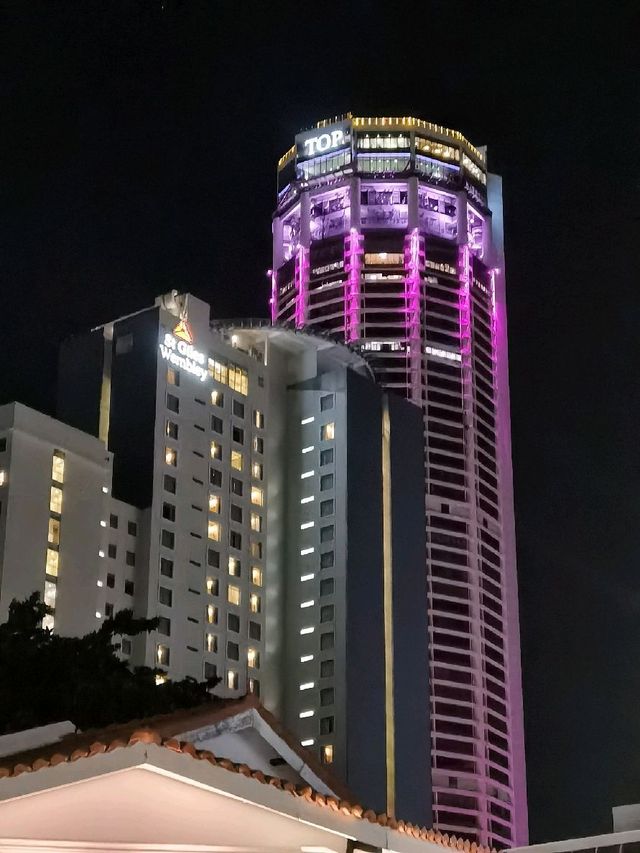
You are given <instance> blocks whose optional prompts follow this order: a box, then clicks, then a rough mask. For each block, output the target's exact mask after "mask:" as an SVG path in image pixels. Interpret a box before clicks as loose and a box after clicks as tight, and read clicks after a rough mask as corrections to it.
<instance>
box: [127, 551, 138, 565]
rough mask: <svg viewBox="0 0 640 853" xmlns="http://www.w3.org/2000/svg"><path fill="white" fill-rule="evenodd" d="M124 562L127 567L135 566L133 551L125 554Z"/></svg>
mask: <svg viewBox="0 0 640 853" xmlns="http://www.w3.org/2000/svg"><path fill="white" fill-rule="evenodd" d="M125 561H126V563H127V565H128V566H135V564H136V555H135V554H134V553H133V551H127V552H126V554H125Z"/></svg>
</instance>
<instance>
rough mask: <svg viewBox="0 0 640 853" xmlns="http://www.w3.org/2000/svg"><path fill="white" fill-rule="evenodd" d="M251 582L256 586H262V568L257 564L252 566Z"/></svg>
mask: <svg viewBox="0 0 640 853" xmlns="http://www.w3.org/2000/svg"><path fill="white" fill-rule="evenodd" d="M251 583H252V584H253V585H254V586H262V569H259V568H258V567H257V566H252V567H251Z"/></svg>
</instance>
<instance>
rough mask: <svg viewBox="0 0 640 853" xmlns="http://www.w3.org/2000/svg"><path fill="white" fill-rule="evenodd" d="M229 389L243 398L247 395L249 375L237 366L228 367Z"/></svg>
mask: <svg viewBox="0 0 640 853" xmlns="http://www.w3.org/2000/svg"><path fill="white" fill-rule="evenodd" d="M229 388H231V390H232V391H237V392H238V394H242V395H243V396H244V397H246V396H247V394H248V393H249V374H248V373H247V371H246V370H243V369H242V368H241V367H238V365H237V364H230V365H229Z"/></svg>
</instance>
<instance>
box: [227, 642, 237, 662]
mask: <svg viewBox="0 0 640 853" xmlns="http://www.w3.org/2000/svg"><path fill="white" fill-rule="evenodd" d="M227 658H228V660H240V646H239V645H238V644H237V643H234V642H232V641H231V640H228V641H227Z"/></svg>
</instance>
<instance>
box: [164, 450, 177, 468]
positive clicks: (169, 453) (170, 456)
mask: <svg viewBox="0 0 640 853" xmlns="http://www.w3.org/2000/svg"><path fill="white" fill-rule="evenodd" d="M164 461H165V462H166V463H167V465H173V466H174V467H175V466H176V465H177V464H178V451H177V450H174V449H173V447H165V450H164Z"/></svg>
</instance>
